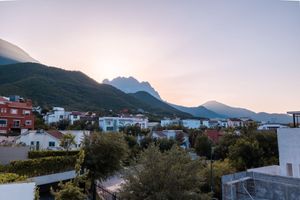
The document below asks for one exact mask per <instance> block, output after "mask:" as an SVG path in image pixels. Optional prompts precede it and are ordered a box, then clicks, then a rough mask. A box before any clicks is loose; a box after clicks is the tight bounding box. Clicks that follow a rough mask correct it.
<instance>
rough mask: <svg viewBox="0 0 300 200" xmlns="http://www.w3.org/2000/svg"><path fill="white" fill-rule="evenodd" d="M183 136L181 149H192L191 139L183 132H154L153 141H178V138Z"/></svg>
mask: <svg viewBox="0 0 300 200" xmlns="http://www.w3.org/2000/svg"><path fill="white" fill-rule="evenodd" d="M178 136H182V137H183V142H182V144H181V147H182V148H184V149H187V148H189V147H190V142H189V137H188V135H187V133H185V132H183V131H182V130H163V131H153V132H152V138H153V139H163V138H166V139H169V140H170V139H173V140H176V137H178Z"/></svg>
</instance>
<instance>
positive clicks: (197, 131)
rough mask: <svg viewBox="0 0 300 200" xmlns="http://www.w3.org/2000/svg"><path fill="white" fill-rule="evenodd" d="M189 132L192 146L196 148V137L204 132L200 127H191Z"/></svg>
mask: <svg viewBox="0 0 300 200" xmlns="http://www.w3.org/2000/svg"><path fill="white" fill-rule="evenodd" d="M188 134H189V142H190V144H191V147H192V148H194V147H195V143H196V138H197V137H198V136H199V135H202V134H203V132H202V131H201V130H200V129H190V130H188Z"/></svg>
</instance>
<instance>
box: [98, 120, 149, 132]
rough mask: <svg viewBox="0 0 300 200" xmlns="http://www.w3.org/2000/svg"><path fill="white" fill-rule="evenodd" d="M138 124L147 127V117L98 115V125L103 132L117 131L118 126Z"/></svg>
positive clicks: (143, 127) (118, 129)
mask: <svg viewBox="0 0 300 200" xmlns="http://www.w3.org/2000/svg"><path fill="white" fill-rule="evenodd" d="M135 125H138V126H140V127H141V128H142V129H146V128H148V118H145V117H100V118H99V127H100V128H101V129H102V131H103V132H110V131H112V132H118V131H120V128H122V127H126V126H135Z"/></svg>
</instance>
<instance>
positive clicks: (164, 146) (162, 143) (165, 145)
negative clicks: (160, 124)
mask: <svg viewBox="0 0 300 200" xmlns="http://www.w3.org/2000/svg"><path fill="white" fill-rule="evenodd" d="M175 144H176V141H175V140H173V139H167V138H162V139H158V140H157V141H156V145H157V146H158V147H159V150H160V151H161V152H165V151H169V150H170V149H171V148H172V147H173V146H174V145H175Z"/></svg>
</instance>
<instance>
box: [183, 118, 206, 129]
mask: <svg viewBox="0 0 300 200" xmlns="http://www.w3.org/2000/svg"><path fill="white" fill-rule="evenodd" d="M182 125H183V126H184V127H186V128H190V129H197V128H200V125H201V123H200V120H195V119H184V120H182Z"/></svg>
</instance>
